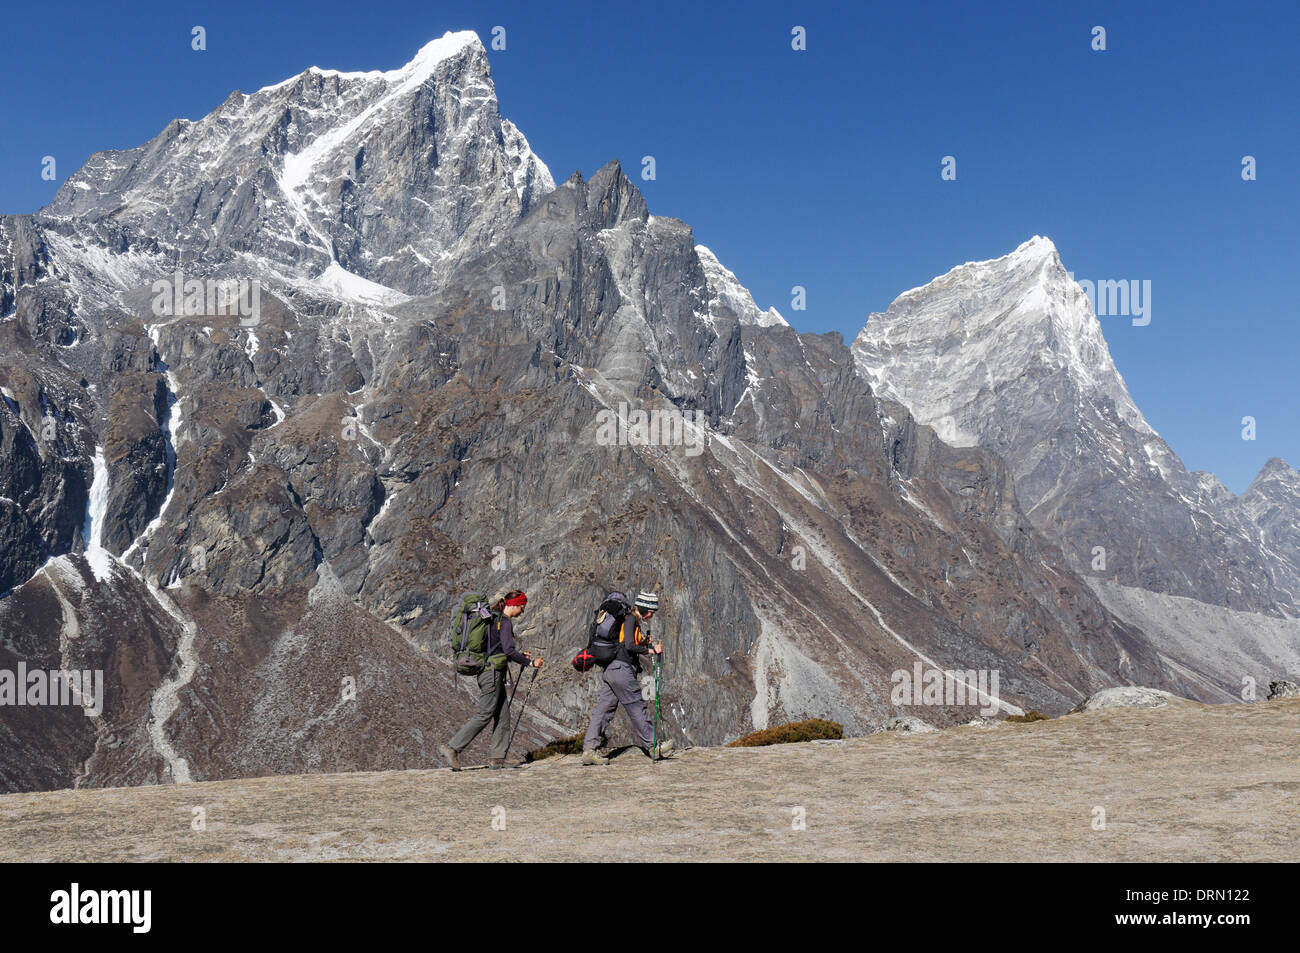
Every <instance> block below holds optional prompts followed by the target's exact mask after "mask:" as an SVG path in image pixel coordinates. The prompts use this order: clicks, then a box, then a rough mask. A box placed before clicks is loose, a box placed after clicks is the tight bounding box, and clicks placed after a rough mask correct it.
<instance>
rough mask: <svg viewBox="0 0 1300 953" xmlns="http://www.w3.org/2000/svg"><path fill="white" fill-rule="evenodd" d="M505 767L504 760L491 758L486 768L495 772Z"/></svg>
mask: <svg viewBox="0 0 1300 953" xmlns="http://www.w3.org/2000/svg"><path fill="white" fill-rule="evenodd" d="M505 766H506V759H505V758H493V759H492V760H491V761H489V762H488V767H489V768H492V769H493V770H496V769H498V768H504V767H505Z"/></svg>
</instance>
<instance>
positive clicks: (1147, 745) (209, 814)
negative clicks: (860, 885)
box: [0, 699, 1300, 861]
mask: <svg viewBox="0 0 1300 953" xmlns="http://www.w3.org/2000/svg"><path fill="white" fill-rule="evenodd" d="M1297 803H1300V699H1287V700H1282V701H1274V702H1260V703H1257V704H1253V705H1225V706H1203V705H1199V704H1195V703H1192V702H1183V701H1175V702H1173V703H1172V704H1170V705H1168V706H1167V707H1165V708H1160V709H1147V710H1135V709H1117V710H1107V711H1098V712H1089V713H1082V714H1074V715H1067V716H1065V717H1063V718H1058V719H1054V720H1050V721H1040V722H1034V723H1030V724H1020V725H1007V724H1002V725H999V726H997V727H995V728H976V727H967V728H955V729H951V730H948V731H942V732H937V733H934V734H926V735H917V736H911V737H906V736H898V735H895V734H892V733H886V734H879V735H873V736H870V737H866V738H853V739H849V740H847V741H843V742H820V743H818V742H814V743H809V744H796V745H778V746H774V747H765V748H707V749H706V748H696V749H693V750H689V751H686V752H684V753H683V754H682V755H681V756H679V757H678V758H676V759H673V760H671V761H666V762H662V763H659V764H654V765H652V764H651V763H650V762H649V761H647V760H646V759H645V758H644V756H642V755H641V754H640V752H638V751H635V750H633V751H629V752H626V753H625V754H623V755H621V756H620V757H618V758H616V759H615V760H614V762H613V763H612V764H611V765H610V766H609V767H605V768H602V767H585V768H584V767H582V766H580V765H579V764H578V759H577V758H576V757H575V756H572V755H569V756H564V757H558V758H549V759H547V760H545V761H541V762H538V763H536V764H534V765H530V766H527V767H523V768H516V769H510V770H504V771H486V770H481V771H465V772H461V773H459V774H453V773H452V772H450V771H447V770H429V771H390V772H378V773H366V774H328V775H327V774H317V775H299V776H291V777H269V778H257V779H251V780H242V781H220V782H211V783H200V784H189V785H182V786H172V785H168V786H159V787H144V788H116V789H108V790H81V791H56V792H47V793H39V794H17V795H8V796H5V797H0V860H5V861H33V860H39V861H44V860H65V861H113V860H139V861H155V860H166V861H178V860H179V861H189V860H214V861H246V860H336V859H337V860H481V861H489V860H543V861H564V860H751V861H752V860H765V861H780V860H930V861H935V860H959V861H1003V860H1007V861H1010V860H1069V861H1075V860H1081V861H1151V860H1164V861H1186V860H1206V861H1246V860H1250V861H1260V860H1271V861H1277V860H1295V859H1296V849H1297V845H1298V844H1300V811H1297V810H1296V805H1297ZM601 805H603V807H601ZM194 808H202V809H203V811H204V814H205V817H206V829H205V830H202V831H198V830H194V829H193V828H192V824H191V821H192V818H193V817H194V813H193V809H194ZM796 808H802V809H803V816H804V817H805V819H806V829H805V830H796V829H794V827H795V826H796V825H795V824H794V821H795V820H796V816H797V814H796V811H795V809H796ZM1096 808H1102V809H1104V810H1105V821H1106V827H1105V829H1104V830H1095V829H1094V827H1093V824H1094V817H1095V813H1094V812H1095V809H1096ZM494 809H495V812H494ZM494 817H495V818H496V819H497V820H498V821H500V819H501V818H502V817H504V826H505V829H504V830H498V829H494V827H493V820H494ZM498 826H500V825H499V824H498Z"/></svg>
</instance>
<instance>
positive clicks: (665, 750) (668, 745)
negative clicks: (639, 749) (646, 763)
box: [651, 738, 673, 761]
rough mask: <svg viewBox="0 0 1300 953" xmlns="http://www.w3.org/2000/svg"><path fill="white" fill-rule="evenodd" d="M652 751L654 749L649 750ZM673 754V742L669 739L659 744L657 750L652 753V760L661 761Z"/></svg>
mask: <svg viewBox="0 0 1300 953" xmlns="http://www.w3.org/2000/svg"><path fill="white" fill-rule="evenodd" d="M651 750H654V749H651ZM672 753H673V742H672V739H671V738H670V739H669V740H667V741H661V742H659V749H658V750H657V751H655V752H654V756H653V757H654V760H656V761H662V760H664V759H665V758H667V757H668V756H669V755H670V754H672Z"/></svg>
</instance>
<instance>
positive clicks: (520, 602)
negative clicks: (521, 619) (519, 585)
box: [506, 592, 528, 606]
mask: <svg viewBox="0 0 1300 953" xmlns="http://www.w3.org/2000/svg"><path fill="white" fill-rule="evenodd" d="M506 605H508V606H526V605H528V597H527V596H526V595H524V594H523V593H522V592H521V593H519V595H517V596H515V597H514V598H513V599H507V600H506Z"/></svg>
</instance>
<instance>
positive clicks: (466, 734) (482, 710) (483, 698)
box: [447, 665, 510, 758]
mask: <svg viewBox="0 0 1300 953" xmlns="http://www.w3.org/2000/svg"><path fill="white" fill-rule="evenodd" d="M478 691H479V696H478V711H477V712H475V713H474V717H473V718H471V719H470V720H469V721H467V722H465V725H464V727H462V728H461V729H460V731H458V732H456V736H455V737H454V738H452V739H451V741H449V742H448V743H447V747H449V748H451V750H452V751H454V752H456V753H457V754H460V753H461V752H462V751H464V750H465V749H466V748H468V747H469V745H470V742H471V741H473V740H474V739H475V738H476V737H477V736H478V733H479V732H480V731H482V730H483V729H484V728H486V727H487V724H488V722H489V721H490V722H492V754H491V757H493V758H504V757H505V756H506V744H507V742H508V741H509V740H510V719H509V718H508V717H506V718H502V717H501V709H502V708H503V707H504V706H505V703H506V672H505V669H502V670H501V671H499V672H498V671H497V670H496V669H494V668H493V667H492V666H491V665H489V666H488V667H487V668H485V669H483V671H481V672H479V674H478Z"/></svg>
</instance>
